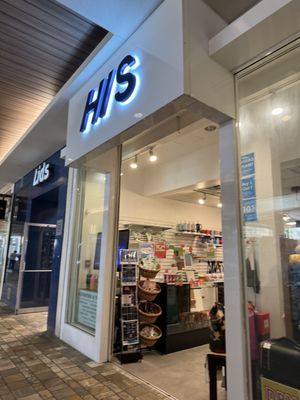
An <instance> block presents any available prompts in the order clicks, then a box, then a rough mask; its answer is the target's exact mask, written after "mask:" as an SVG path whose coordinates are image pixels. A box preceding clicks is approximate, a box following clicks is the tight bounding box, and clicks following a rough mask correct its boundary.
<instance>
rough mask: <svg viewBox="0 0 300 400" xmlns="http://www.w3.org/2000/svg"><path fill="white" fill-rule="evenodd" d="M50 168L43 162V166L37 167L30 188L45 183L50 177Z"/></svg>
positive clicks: (49, 165)
mask: <svg viewBox="0 0 300 400" xmlns="http://www.w3.org/2000/svg"><path fill="white" fill-rule="evenodd" d="M51 173H52V166H51V164H49V163H46V162H43V164H41V165H39V166H38V167H37V168H36V169H35V171H34V177H33V181H32V186H37V185H40V184H41V183H45V182H47V181H48V179H49V178H50V177H51Z"/></svg>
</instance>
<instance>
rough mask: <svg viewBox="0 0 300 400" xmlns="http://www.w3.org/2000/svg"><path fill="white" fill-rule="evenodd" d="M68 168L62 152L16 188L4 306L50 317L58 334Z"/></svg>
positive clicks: (52, 328)
mask: <svg viewBox="0 0 300 400" xmlns="http://www.w3.org/2000/svg"><path fill="white" fill-rule="evenodd" d="M67 172H68V170H67V168H65V166H64V161H63V160H62V159H61V158H60V151H59V152H56V153H55V154H53V155H52V156H51V157H49V158H48V159H47V160H45V161H44V162H43V163H41V164H40V165H38V166H37V167H36V168H35V169H34V170H33V171H31V172H30V173H28V174H27V175H25V176H24V177H23V178H22V179H20V180H19V181H18V182H16V184H15V188H14V197H13V203H12V216H11V225H10V234H9V242H8V256H7V260H6V271H5V277H4V285H3V293H2V298H1V299H2V301H4V302H5V303H6V304H7V305H8V306H9V307H10V308H11V309H12V310H13V311H14V312H15V313H24V312H37V311H47V310H48V309H49V316H48V317H49V318H48V328H49V329H50V330H54V327H55V318H56V303H57V287H58V277H59V268H60V254H61V247H62V238H63V227H64V214H65V201H66V189H67Z"/></svg>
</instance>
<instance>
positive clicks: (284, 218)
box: [282, 215, 291, 221]
mask: <svg viewBox="0 0 300 400" xmlns="http://www.w3.org/2000/svg"><path fill="white" fill-rule="evenodd" d="M282 219H283V220H284V221H289V220H290V219H291V218H290V217H289V216H288V215H284V216H283V217H282Z"/></svg>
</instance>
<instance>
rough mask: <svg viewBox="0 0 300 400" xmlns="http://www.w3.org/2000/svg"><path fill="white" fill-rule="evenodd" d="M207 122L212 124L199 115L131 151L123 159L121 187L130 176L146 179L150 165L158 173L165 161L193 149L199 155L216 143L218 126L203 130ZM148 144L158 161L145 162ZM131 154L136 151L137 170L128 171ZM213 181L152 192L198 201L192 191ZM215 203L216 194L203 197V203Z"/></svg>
mask: <svg viewBox="0 0 300 400" xmlns="http://www.w3.org/2000/svg"><path fill="white" fill-rule="evenodd" d="M209 125H215V124H213V123H212V122H211V121H209V120H207V119H205V118H203V119H201V120H200V121H197V122H195V123H193V124H191V125H189V126H187V127H185V128H183V129H182V130H180V131H176V132H174V133H173V134H171V135H168V136H167V137H164V138H163V139H161V140H159V141H157V142H155V143H153V144H152V145H151V146H147V147H146V148H143V149H139V150H138V151H136V152H135V153H132V154H131V156H132V157H130V158H127V159H126V160H124V161H123V165H122V171H123V173H124V178H125V179H124V178H123V182H124V184H125V186H126V185H128V184H129V185H130V184H131V182H130V181H131V179H137V176H138V180H139V181H140V182H142V181H143V180H147V176H148V174H147V172H150V170H151V168H153V167H154V166H155V169H157V168H158V172H157V173H159V166H162V167H165V166H166V165H167V164H168V163H173V162H174V160H176V159H180V158H181V157H183V156H186V157H188V156H189V154H191V153H195V152H197V151H199V156H200V155H201V151H203V149H209V148H210V147H215V146H219V130H218V127H217V129H216V130H215V131H213V132H207V131H206V130H205V127H207V126H209ZM215 126H216V125H215ZM149 147H153V152H154V153H155V154H156V155H157V157H158V160H157V161H156V162H155V163H153V164H152V163H150V161H149ZM208 151H209V150H208ZM125 154H126V143H125ZM135 154H138V169H137V170H132V169H131V168H130V163H131V162H132V161H133V159H134V155H135ZM217 184H219V181H213V182H212V181H206V182H195V184H194V185H191V186H188V187H182V188H179V189H177V190H174V191H172V192H168V193H162V194H156V196H158V197H161V198H166V199H171V200H177V201H182V202H186V203H191V204H199V203H198V200H199V199H200V198H201V197H203V196H202V194H200V193H199V192H196V191H195V190H196V188H197V187H198V186H200V187H201V188H202V189H204V188H207V187H211V186H214V185H217ZM218 202H219V198H218V197H216V196H210V195H207V196H206V204H205V205H206V206H209V207H217V204H218ZM199 207H200V205H199Z"/></svg>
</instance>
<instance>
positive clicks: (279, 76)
mask: <svg viewBox="0 0 300 400" xmlns="http://www.w3.org/2000/svg"><path fill="white" fill-rule="evenodd" d="M237 89H238V102H239V103H238V105H239V124H238V125H239V138H240V177H241V202H242V204H241V210H242V218H243V234H244V237H243V247H244V271H245V280H246V282H245V285H246V288H245V293H246V300H247V303H248V311H247V312H248V319H249V332H248V337H249V348H250V351H249V354H250V357H251V366H252V387H253V398H254V399H266V398H277V395H276V396H275V395H274V397H266V393H267V391H268V390H269V391H270V393H271V392H272V391H274V393H275V391H276V390H279V391H280V390H281V391H282V393H285V392H284V389H282V388H281V389H280V387H281V386H280V385H283V386H284V385H285V386H289V387H291V388H292V389H291V390H296V391H297V390H299V365H298V364H297V362H296V359H297V357H299V354H300V351H299V349H298V348H297V344H298V345H299V344H300V233H299V232H300V229H299V228H300V146H299V139H300V135H299V126H300V114H299V105H300V48H299V47H298V48H297V47H295V46H294V49H291V50H289V51H288V50H285V52H284V53H283V52H282V53H281V55H276V54H275V55H273V56H272V59H270V62H268V63H267V62H264V64H263V65H258V66H255V67H252V69H251V70H248V71H246V72H245V71H244V72H243V73H242V74H240V75H239V76H238V77H237ZM279 338H281V339H279ZM292 365H294V366H296V365H298V369H295V368H293V367H291V366H292ZM287 371H288V372H287ZM270 381H274V382H276V385H277V386H274V385H273V386H272V384H271V383H270ZM268 385H269V386H268ZM278 385H279V386H278ZM276 387H277V389H276ZM274 388H275V389H274ZM272 393H273V392H272ZM287 393H288V394H289V395H291V393H294V392H293V391H291V392H287ZM278 398H279V397H278ZM280 398H281V397H280ZM282 398H294V397H285V396H282ZM297 398H298V397H297Z"/></svg>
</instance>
